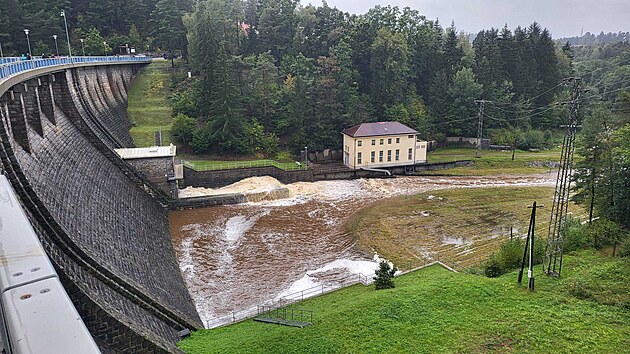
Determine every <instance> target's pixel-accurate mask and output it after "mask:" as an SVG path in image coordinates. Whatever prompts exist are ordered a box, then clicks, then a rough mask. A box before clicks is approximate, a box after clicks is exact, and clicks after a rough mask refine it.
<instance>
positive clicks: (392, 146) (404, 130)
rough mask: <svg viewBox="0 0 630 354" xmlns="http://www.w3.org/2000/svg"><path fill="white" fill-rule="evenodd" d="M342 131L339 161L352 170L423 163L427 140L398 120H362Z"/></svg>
mask: <svg viewBox="0 0 630 354" xmlns="http://www.w3.org/2000/svg"><path fill="white" fill-rule="evenodd" d="M342 134H343V163H344V165H346V166H348V167H350V168H352V169H354V170H357V169H362V168H380V167H394V166H408V165H415V164H418V163H426V162H427V142H426V141H419V140H417V134H418V132H417V131H415V130H413V129H411V128H409V127H408V126H406V125H404V124H401V123H398V122H377V123H362V124H359V125H355V126H354V127H351V128H347V129H344V130H343V132H342Z"/></svg>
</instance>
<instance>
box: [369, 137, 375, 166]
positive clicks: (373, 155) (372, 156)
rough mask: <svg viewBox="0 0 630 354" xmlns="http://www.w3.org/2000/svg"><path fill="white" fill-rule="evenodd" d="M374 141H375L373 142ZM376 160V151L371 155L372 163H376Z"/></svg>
mask: <svg viewBox="0 0 630 354" xmlns="http://www.w3.org/2000/svg"><path fill="white" fill-rule="evenodd" d="M372 141H374V140H372ZM374 159H376V151H372V152H371V153H370V162H372V163H374Z"/></svg>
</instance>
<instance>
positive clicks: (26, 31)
mask: <svg viewBox="0 0 630 354" xmlns="http://www.w3.org/2000/svg"><path fill="white" fill-rule="evenodd" d="M29 32H30V31H29V30H27V29H26V28H25V29H24V33H26V35H27V36H28V33H29Z"/></svg>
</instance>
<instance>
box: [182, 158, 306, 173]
mask: <svg viewBox="0 0 630 354" xmlns="http://www.w3.org/2000/svg"><path fill="white" fill-rule="evenodd" d="M182 163H183V164H184V166H186V167H188V168H190V169H193V170H195V171H200V172H202V171H217V170H232V169H237V168H251V167H276V168H278V169H280V170H283V171H296V170H305V169H306V168H305V167H304V165H303V164H300V163H298V162H296V163H295V165H292V164H286V163H280V162H278V161H275V160H255V161H230V162H227V161H224V162H217V163H212V164H203V163H195V161H185V160H184V161H182Z"/></svg>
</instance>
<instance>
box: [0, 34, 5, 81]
mask: <svg viewBox="0 0 630 354" xmlns="http://www.w3.org/2000/svg"><path fill="white" fill-rule="evenodd" d="M0 60H2V61H0V76H4V68H3V67H2V64H4V53H3V52H2V42H0Z"/></svg>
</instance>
